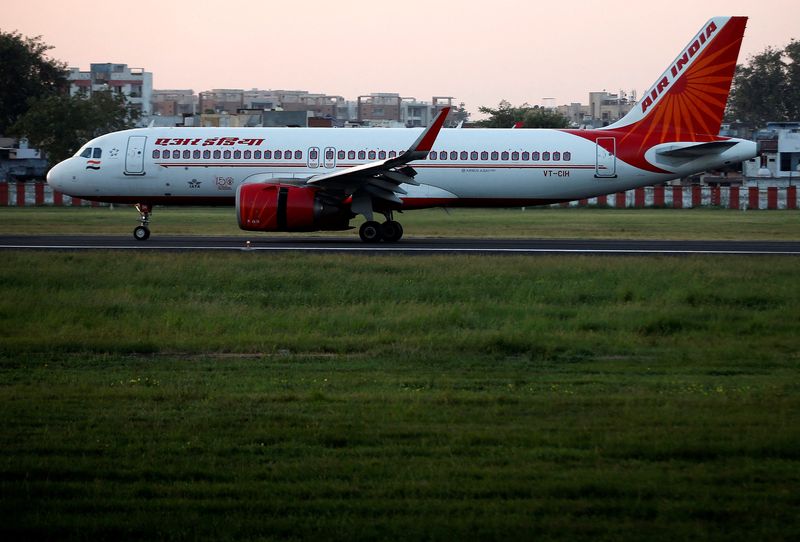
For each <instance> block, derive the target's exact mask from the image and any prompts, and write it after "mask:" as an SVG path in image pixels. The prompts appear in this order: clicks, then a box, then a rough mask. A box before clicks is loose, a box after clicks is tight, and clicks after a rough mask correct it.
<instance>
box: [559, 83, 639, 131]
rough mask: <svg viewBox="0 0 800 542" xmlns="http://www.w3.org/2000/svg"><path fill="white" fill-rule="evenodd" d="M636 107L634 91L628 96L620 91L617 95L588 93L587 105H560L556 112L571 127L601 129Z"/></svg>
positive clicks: (604, 92)
mask: <svg viewBox="0 0 800 542" xmlns="http://www.w3.org/2000/svg"><path fill="white" fill-rule="evenodd" d="M634 105H636V91H635V90H634V91H631V93H630V95H628V94H627V93H626V92H624V91H622V90H620V91H619V93H618V94H611V93H609V92H606V91H605V90H604V91H601V92H590V93H589V104H588V105H582V104H579V103H571V104H569V105H560V106H558V107H557V108H556V110H557V111H558V112H559V113H561V114H562V115H564V116H565V117H567V120H569V123H570V125H571V126H573V127H575V128H577V127H586V128H601V127H603V126H608V125H609V124H613V123H615V122H617V121H618V120H619V119H621V118H622V117H624V116H625V115H627V114H628V111H630V110H631V109H633V106H634Z"/></svg>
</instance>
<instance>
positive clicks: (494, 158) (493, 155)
mask: <svg viewBox="0 0 800 542" xmlns="http://www.w3.org/2000/svg"><path fill="white" fill-rule="evenodd" d="M499 159H500V153H499V152H497V151H492V160H499Z"/></svg>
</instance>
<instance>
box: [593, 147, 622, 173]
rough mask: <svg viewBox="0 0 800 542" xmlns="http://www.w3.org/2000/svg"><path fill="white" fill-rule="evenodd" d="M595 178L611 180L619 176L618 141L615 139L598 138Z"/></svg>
mask: <svg viewBox="0 0 800 542" xmlns="http://www.w3.org/2000/svg"><path fill="white" fill-rule="evenodd" d="M594 176H595V177H598V178H605V179H610V178H614V177H616V176H617V139H616V138H614V137H598V138H597V161H596V162H595V169H594Z"/></svg>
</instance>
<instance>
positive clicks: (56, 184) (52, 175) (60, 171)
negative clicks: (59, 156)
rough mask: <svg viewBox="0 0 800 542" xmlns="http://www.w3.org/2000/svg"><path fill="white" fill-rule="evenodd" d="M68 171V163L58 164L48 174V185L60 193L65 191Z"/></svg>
mask: <svg viewBox="0 0 800 542" xmlns="http://www.w3.org/2000/svg"><path fill="white" fill-rule="evenodd" d="M66 170H67V166H66V161H64V162H59V163H58V164H56V165H55V166H53V167H52V168H50V171H48V172H47V184H49V185H50V187H51V188H52V189H53V190H58V191H59V192H63V191H64V187H65V186H66V181H67V178H66V176H67V171H66Z"/></svg>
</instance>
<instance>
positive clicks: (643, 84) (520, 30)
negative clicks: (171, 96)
mask: <svg viewBox="0 0 800 542" xmlns="http://www.w3.org/2000/svg"><path fill="white" fill-rule="evenodd" d="M717 15H747V16H749V17H750V20H749V22H748V28H747V32H746V34H745V38H744V43H743V46H742V52H741V53H740V55H739V61H740V62H743V61H745V60H746V59H747V58H748V57H749V56H750V55H753V54H757V53H759V52H761V51H763V50H764V48H765V47H767V46H773V47H780V48H782V47H784V46H785V45H786V44H788V43H789V41H790V40H791V39H792V38H798V39H800V26H798V22H800V1H798V0H768V1H765V2H757V1H753V0H749V1H741V0H703V1H702V2H699V1H697V0H652V1H649V0H644V1H642V0H640V1H638V2H630V3H621V2H618V3H612V2H608V1H602V2H601V1H594V0H559V1H553V2H546V3H545V2H536V1H532V0H531V1H517V0H491V1H489V0H484V1H474V0H438V1H437V0H399V1H393V2H387V1H381V0H370V1H363V0H337V1H330V0H328V1H322V0H294V1H285V0H284V1H281V2H274V1H272V0H190V1H186V0H137V1H125V2H121V1H119V2H117V1H108V0H101V1H90V0H70V2H63V0H24V1H18V0H0V30H3V31H4V32H10V31H13V30H17V31H19V32H20V33H22V34H23V35H26V36H38V35H40V36H42V39H43V41H44V42H45V43H47V44H49V45H52V46H53V49H52V50H51V51H50V52H49V54H50V56H51V57H52V58H55V59H58V60H61V61H63V62H65V63H67V65H69V66H74V67H79V68H80V69H82V70H88V69H89V64H90V63H104V62H113V63H124V64H128V65H129V66H130V67H135V68H144V69H145V70H146V71H149V72H152V73H153V87H154V88H155V89H168V88H191V89H193V90H194V91H195V92H200V91H202V90H209V89H212V88H242V89H251V88H261V89H301V90H308V91H310V92H320V93H326V94H333V95H340V96H344V97H345V98H347V99H356V98H357V97H358V95H361V94H370V93H372V92H397V93H400V94H401V95H402V96H413V97H416V98H417V99H420V100H430V99H431V97H432V96H453V97H455V98H456V100H457V102H462V101H463V102H465V104H466V107H467V110H469V111H470V112H472V113H473V118H474V117H475V116H477V115H476V114H477V110H478V107H479V106H482V105H484V106H496V105H497V104H498V102H499V101H500V100H501V99H505V100H508V101H509V102H511V103H512V104H515V105H517V104H521V103H523V102H527V103H529V104H531V105H560V104H566V103H571V102H580V103H588V93H589V92H590V91H599V90H608V91H609V92H617V91H619V90H625V91H626V92H627V91H630V90H632V89H635V90H636V91H637V92H638V94H639V96H641V93H642V92H643V91H645V90H646V89H647V88H649V87H650V86H651V84H652V83H653V82H654V81H655V80H656V79H657V77H658V76H659V75H660V74H661V73H662V72H663V71H664V69H665V68H666V67H667V66H668V64H669V63H670V62H671V61H672V60H673V59H674V58H675V57H676V56H677V55H678V53H679V52H680V51H681V50H682V49H683V47H684V46H686V45H687V43H688V42H689V40H690V38H691V37H693V36H694V35H695V34H696V33H697V32H698V31H699V30H700V28H701V26H702V25H703V23H704V22H705V21H706V20H708V19H709V18H711V17H713V16H717Z"/></svg>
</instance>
